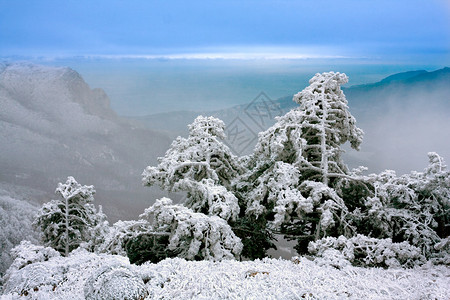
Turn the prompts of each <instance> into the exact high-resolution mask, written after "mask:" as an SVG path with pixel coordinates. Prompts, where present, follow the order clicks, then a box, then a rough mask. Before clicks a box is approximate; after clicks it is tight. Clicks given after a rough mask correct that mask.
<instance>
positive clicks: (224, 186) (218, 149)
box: [142, 116, 242, 220]
mask: <svg viewBox="0 0 450 300" xmlns="http://www.w3.org/2000/svg"><path fill="white" fill-rule="evenodd" d="M188 127H189V137H188V138H182V137H178V138H177V139H176V140H175V141H174V142H173V143H172V145H171V147H170V149H169V150H167V152H166V154H165V156H164V157H160V158H159V164H158V166H156V167H150V166H149V167H147V168H146V169H145V171H144V173H143V174H142V176H143V183H144V185H148V186H150V185H153V184H158V185H159V186H160V187H161V188H163V189H165V190H168V191H186V192H187V196H188V201H187V202H186V203H185V205H186V206H187V207H189V208H191V209H193V210H194V211H196V212H203V213H206V214H214V215H220V216H221V217H222V218H224V219H227V220H228V219H235V218H236V217H237V214H238V213H239V206H238V199H237V198H236V197H235V195H234V194H232V193H230V192H229V191H228V190H229V189H230V187H231V185H232V181H233V180H234V179H235V178H236V177H238V176H239V174H240V173H241V172H242V167H241V166H240V164H239V162H238V159H237V157H236V156H235V155H234V154H233V153H232V152H231V150H230V149H229V148H228V147H227V146H226V145H225V144H224V143H223V142H222V139H224V138H225V133H224V127H225V125H224V123H223V121H221V120H219V119H217V118H214V117H203V116H199V117H197V118H196V119H195V120H194V122H193V123H192V124H191V125H189V126H188Z"/></svg>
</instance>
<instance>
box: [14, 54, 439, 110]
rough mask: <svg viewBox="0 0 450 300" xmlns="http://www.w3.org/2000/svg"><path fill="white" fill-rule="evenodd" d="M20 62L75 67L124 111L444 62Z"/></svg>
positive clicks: (209, 104)
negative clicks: (328, 75)
mask: <svg viewBox="0 0 450 300" xmlns="http://www.w3.org/2000/svg"><path fill="white" fill-rule="evenodd" d="M6 61H12V60H11V59H8V60H6ZM22 61H30V62H34V63H39V64H44V65H50V66H60V67H70V68H72V69H73V70H75V71H77V72H78V73H80V75H81V76H82V77H83V79H84V80H85V81H86V82H87V83H88V84H89V85H90V87H91V88H101V89H103V90H104V91H105V92H106V94H107V95H108V97H109V99H110V100H111V107H112V109H113V110H114V111H115V112H116V113H117V114H118V115H121V116H145V115H151V114H156V113H165V112H172V111H183V110H187V111H214V110H220V109H226V108H230V107H232V106H235V105H240V104H245V103H249V102H251V101H252V100H253V99H254V98H255V97H256V96H257V95H258V94H259V93H260V92H264V93H266V94H267V95H268V96H269V97H270V98H271V99H278V98H280V97H286V96H291V95H294V94H295V93H297V92H298V91H301V90H302V89H303V88H305V87H306V86H307V85H308V80H309V79H310V78H311V77H312V76H314V74H315V73H318V72H327V71H336V72H341V73H346V74H347V75H348V76H349V83H348V84H346V85H345V86H346V87H350V86H353V85H359V84H367V83H374V82H378V81H380V80H381V79H383V78H385V77H387V76H389V75H392V74H394V73H399V72H406V71H415V70H426V71H434V70H436V69H440V68H443V67H445V65H429V64H428V65H427V64H400V65H393V64H387V63H380V62H376V61H371V60H350V59H166V60H162V59H155V58H150V59H149V58H127V59H125V58H104V57H97V58H84V57H67V58H59V59H43V58H40V59H36V58H34V59H33V58H31V57H29V58H28V59H22Z"/></svg>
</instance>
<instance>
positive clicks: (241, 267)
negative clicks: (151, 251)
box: [2, 244, 450, 300]
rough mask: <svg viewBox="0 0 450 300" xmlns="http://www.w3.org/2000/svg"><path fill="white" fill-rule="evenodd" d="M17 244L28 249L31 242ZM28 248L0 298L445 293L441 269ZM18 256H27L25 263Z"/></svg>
mask: <svg viewBox="0 0 450 300" xmlns="http://www.w3.org/2000/svg"><path fill="white" fill-rule="evenodd" d="M23 246H24V248H25V247H27V248H29V249H30V250H33V246H32V245H29V244H28V245H25V244H24V245H23ZM34 248H36V249H37V248H38V247H36V246H34ZM41 248H42V247H41ZM30 250H27V252H29V253H30V254H31V256H32V257H31V258H30V257H23V258H22V257H19V258H18V259H16V261H15V262H14V264H13V266H12V267H11V269H10V270H9V271H8V272H9V273H8V274H7V276H6V277H7V278H6V279H7V280H6V283H5V286H4V290H3V293H4V295H3V297H2V299H16V298H17V297H18V296H19V295H21V296H22V297H24V299H411V300H413V299H439V300H440V299H442V300H443V299H449V297H450V290H449V289H448V287H449V285H450V280H449V278H450V268H449V267H447V266H432V265H426V266H423V267H417V268H415V269H388V270H385V269H377V268H357V267H351V266H346V267H343V268H342V269H336V268H334V267H331V266H328V265H321V264H318V263H316V262H314V261H311V260H309V259H307V258H298V259H295V260H293V261H288V260H281V259H279V260H276V259H263V260H256V261H245V262H238V261H228V260H224V261H221V262H213V261H190V262H189V261H186V260H183V259H179V258H175V259H166V260H163V261H161V262H159V263H158V264H150V263H146V264H143V265H141V266H136V265H130V264H129V262H128V259H127V258H125V257H121V256H115V255H96V254H93V253H88V252H85V251H83V250H78V251H75V252H73V253H72V254H71V255H70V256H69V257H68V258H64V257H61V256H59V254H58V253H55V252H56V251H53V252H52V249H49V248H47V249H41V250H40V251H39V252H37V253H36V254H33V253H32V251H30ZM39 253H41V255H38V254H39ZM48 257H50V258H49V259H48ZM25 259H29V261H28V263H27V262H26V260H25ZM44 260H46V261H44ZM31 262H33V263H31ZM25 278H26V279H25Z"/></svg>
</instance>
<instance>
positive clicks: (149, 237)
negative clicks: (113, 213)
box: [95, 219, 177, 264]
mask: <svg viewBox="0 0 450 300" xmlns="http://www.w3.org/2000/svg"><path fill="white" fill-rule="evenodd" d="M168 236H169V233H155V232H154V229H153V227H152V225H151V224H150V222H149V221H147V220H143V219H140V220H137V221H134V220H132V221H118V222H116V223H114V225H113V226H112V227H110V229H109V231H108V233H107V235H106V236H105V237H104V239H103V243H101V244H99V245H98V246H97V247H96V248H95V252H97V253H106V254H114V255H123V256H128V258H129V259H130V262H131V263H135V264H142V263H144V262H146V261H151V262H153V263H156V262H158V261H160V260H162V259H164V258H167V257H173V256H175V255H176V253H177V252H176V251H170V250H168V249H167V245H168V244H169V241H168Z"/></svg>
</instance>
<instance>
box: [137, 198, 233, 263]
mask: <svg viewBox="0 0 450 300" xmlns="http://www.w3.org/2000/svg"><path fill="white" fill-rule="evenodd" d="M140 217H141V218H144V219H146V220H149V221H150V220H153V221H152V226H153V228H154V230H155V231H156V232H162V233H169V234H170V235H169V245H168V249H169V250H172V251H178V252H179V255H178V256H179V257H182V258H186V259H190V260H193V259H208V260H221V259H233V258H236V257H238V256H239V255H240V253H241V251H242V242H241V240H240V239H239V238H238V237H237V236H236V235H235V234H234V233H233V231H232V230H231V227H230V226H229V225H228V224H227V222H226V221H225V220H224V219H222V218H220V217H217V216H207V215H205V214H202V213H195V212H193V211H192V210H191V209H189V208H187V207H184V206H179V205H172V200H171V199H168V198H162V199H159V200H156V203H155V204H154V205H153V206H151V207H149V208H147V209H146V210H145V212H144V213H143V214H142V215H141V216H140Z"/></svg>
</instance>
